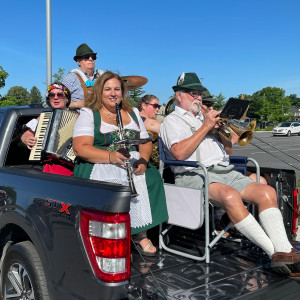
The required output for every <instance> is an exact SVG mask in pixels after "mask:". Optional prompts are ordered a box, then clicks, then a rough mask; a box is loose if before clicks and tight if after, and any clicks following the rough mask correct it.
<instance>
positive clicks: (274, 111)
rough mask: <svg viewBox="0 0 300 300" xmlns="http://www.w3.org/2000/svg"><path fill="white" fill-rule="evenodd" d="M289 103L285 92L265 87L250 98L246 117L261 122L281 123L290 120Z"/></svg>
mask: <svg viewBox="0 0 300 300" xmlns="http://www.w3.org/2000/svg"><path fill="white" fill-rule="evenodd" d="M290 106H291V102H290V100H289V97H286V96H285V91H284V90H283V89H281V88H277V87H265V88H263V89H262V90H260V91H257V92H255V93H254V94H253V95H252V96H251V101H250V105H249V110H248V116H250V117H252V118H255V119H256V120H261V121H274V122H283V121H288V120H290V119H291V112H290V111H289V107H290Z"/></svg>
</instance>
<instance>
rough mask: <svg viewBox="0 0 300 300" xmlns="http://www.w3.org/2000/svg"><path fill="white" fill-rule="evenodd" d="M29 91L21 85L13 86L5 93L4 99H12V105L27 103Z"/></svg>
mask: <svg viewBox="0 0 300 300" xmlns="http://www.w3.org/2000/svg"><path fill="white" fill-rule="evenodd" d="M29 95H30V94H29V92H28V91H27V89H26V88H24V87H22V86H13V87H11V88H10V89H9V90H8V91H7V94H6V95H5V99H6V100H10V101H13V102H14V103H15V104H13V105H28V104H29Z"/></svg>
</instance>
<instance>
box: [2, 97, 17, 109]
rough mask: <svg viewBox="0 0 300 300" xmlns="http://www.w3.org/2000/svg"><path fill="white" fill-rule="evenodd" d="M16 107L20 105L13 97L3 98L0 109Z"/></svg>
mask: <svg viewBox="0 0 300 300" xmlns="http://www.w3.org/2000/svg"><path fill="white" fill-rule="evenodd" d="M15 105H19V104H18V101H17V100H16V99H15V98H11V97H8V98H6V97H3V98H2V99H1V101H0V107H4V106H15Z"/></svg>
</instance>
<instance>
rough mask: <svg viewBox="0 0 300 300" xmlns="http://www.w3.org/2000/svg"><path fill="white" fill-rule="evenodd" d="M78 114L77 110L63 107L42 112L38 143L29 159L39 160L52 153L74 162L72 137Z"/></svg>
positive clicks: (38, 129)
mask: <svg viewBox="0 0 300 300" xmlns="http://www.w3.org/2000/svg"><path fill="white" fill-rule="evenodd" d="M78 116H79V114H78V113H77V112H73V111H69V110H62V109H54V110H53V111H52V112H43V113H41V115H40V119H39V123H38V126H37V128H36V132H35V137H36V138H37V143H36V145H35V147H33V148H32V150H31V153H30V156H29V160H31V161H39V160H41V159H42V157H47V156H49V155H50V156H51V155H52V156H55V157H57V158H60V159H63V160H66V161H69V162H74V161H75V154H74V151H73V148H72V137H73V128H74V124H75V122H76V120H77V118H78Z"/></svg>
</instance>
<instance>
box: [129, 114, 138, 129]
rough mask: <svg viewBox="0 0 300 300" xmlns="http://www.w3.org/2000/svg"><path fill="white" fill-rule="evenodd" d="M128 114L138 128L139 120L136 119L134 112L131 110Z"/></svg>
mask: <svg viewBox="0 0 300 300" xmlns="http://www.w3.org/2000/svg"><path fill="white" fill-rule="evenodd" d="M129 114H130V116H131V117H132V119H133V120H134V121H135V123H136V124H137V126H138V127H139V128H140V124H139V120H138V118H137V115H136V114H135V113H134V111H133V110H132V111H131V112H129Z"/></svg>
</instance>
